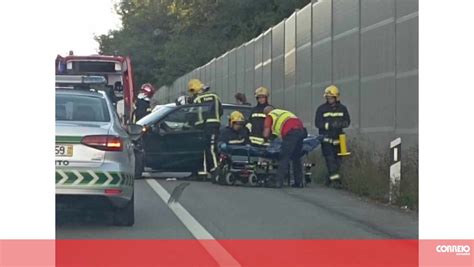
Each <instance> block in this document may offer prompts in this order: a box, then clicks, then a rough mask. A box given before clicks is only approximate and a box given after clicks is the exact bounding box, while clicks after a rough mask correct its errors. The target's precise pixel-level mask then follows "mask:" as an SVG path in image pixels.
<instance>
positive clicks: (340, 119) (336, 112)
mask: <svg viewBox="0 0 474 267" xmlns="http://www.w3.org/2000/svg"><path fill="white" fill-rule="evenodd" d="M324 98H325V99H326V103H324V104H322V105H320V106H319V107H318V109H317V110H316V116H315V120H314V124H315V125H316V128H318V129H319V134H320V135H323V136H324V139H323V142H322V143H321V150H322V153H323V156H324V159H325V160H326V166H327V169H328V173H329V176H328V178H327V179H326V185H330V184H334V185H335V186H337V187H339V186H340V185H341V175H340V173H339V169H340V167H341V157H340V156H338V153H339V135H340V134H342V133H343V129H344V128H347V127H349V125H350V123H351V119H350V116H349V112H348V111H347V108H346V106H344V105H343V104H341V102H340V93H339V88H337V87H336V86H335V85H331V86H328V87H327V88H326V90H324Z"/></svg>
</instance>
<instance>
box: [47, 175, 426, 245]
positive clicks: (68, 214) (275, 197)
mask: <svg viewBox="0 0 474 267" xmlns="http://www.w3.org/2000/svg"><path fill="white" fill-rule="evenodd" d="M181 183H190V184H189V185H188V186H187V187H186V188H185V189H184V191H183V193H182V195H181V197H180V198H179V204H176V203H173V204H170V205H168V204H167V200H168V198H169V194H171V193H172V191H173V190H174V189H175V188H176V187H177V186H178V185H179V184H181ZM56 217H57V225H56V238H57V239H194V238H199V239H201V238H206V237H209V238H214V239H417V238H418V218H417V215H416V214H415V213H413V212H409V211H402V210H399V209H397V208H394V207H390V206H386V205H383V204H379V203H374V202H372V201H366V200H363V199H360V198H358V197H356V196H354V195H353V194H351V193H348V192H345V191H342V190H335V189H331V188H326V187H322V186H319V185H311V186H309V187H307V188H300V189H297V188H283V189H273V188H252V187H243V186H220V185H215V184H211V183H209V182H200V181H192V180H191V181H187V180H183V179H177V180H176V181H167V180H166V179H165V178H156V177H150V178H147V179H141V180H136V181H135V224H134V225H133V226H132V227H116V226H113V225H112V219H111V214H110V213H108V212H107V211H100V210H99V211H78V210H69V209H63V208H61V209H57V211H56Z"/></svg>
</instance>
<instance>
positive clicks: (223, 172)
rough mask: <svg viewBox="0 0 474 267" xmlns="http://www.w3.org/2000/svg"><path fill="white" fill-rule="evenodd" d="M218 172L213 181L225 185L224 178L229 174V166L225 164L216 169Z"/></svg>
mask: <svg viewBox="0 0 474 267" xmlns="http://www.w3.org/2000/svg"><path fill="white" fill-rule="evenodd" d="M217 170H218V171H217V172H216V177H215V180H216V182H217V183H218V184H221V185H222V184H224V185H225V184H227V182H226V176H227V174H228V173H229V165H227V164H225V165H224V166H222V167H219V168H218V169H217Z"/></svg>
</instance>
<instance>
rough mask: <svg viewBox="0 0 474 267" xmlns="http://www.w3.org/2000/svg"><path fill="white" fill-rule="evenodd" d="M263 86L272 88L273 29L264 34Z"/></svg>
mask: <svg viewBox="0 0 474 267" xmlns="http://www.w3.org/2000/svg"><path fill="white" fill-rule="evenodd" d="M262 61H263V67H262V68H263V71H262V86H264V87H266V88H269V89H271V88H272V31H271V29H270V30H268V31H266V32H265V33H264V35H263V44H262Z"/></svg>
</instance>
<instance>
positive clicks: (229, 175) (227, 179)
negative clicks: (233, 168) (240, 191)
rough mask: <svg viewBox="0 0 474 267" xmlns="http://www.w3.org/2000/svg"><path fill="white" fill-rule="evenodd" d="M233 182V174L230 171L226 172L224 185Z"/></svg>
mask: <svg viewBox="0 0 474 267" xmlns="http://www.w3.org/2000/svg"><path fill="white" fill-rule="evenodd" d="M234 182H235V177H234V174H233V173H231V172H228V173H227V174H226V175H225V184H226V185H233V184H234Z"/></svg>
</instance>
